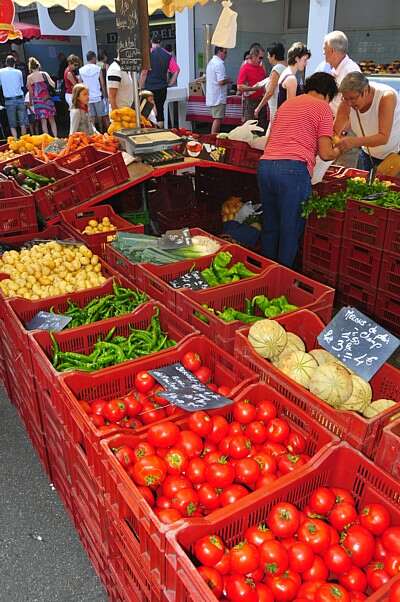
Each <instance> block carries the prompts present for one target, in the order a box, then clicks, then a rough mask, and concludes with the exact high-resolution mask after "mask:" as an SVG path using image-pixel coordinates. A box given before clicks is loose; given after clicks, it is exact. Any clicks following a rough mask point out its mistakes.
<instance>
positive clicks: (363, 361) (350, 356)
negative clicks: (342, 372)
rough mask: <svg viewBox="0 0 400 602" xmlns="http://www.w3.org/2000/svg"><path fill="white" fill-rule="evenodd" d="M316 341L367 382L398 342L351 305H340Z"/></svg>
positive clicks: (399, 342)
mask: <svg viewBox="0 0 400 602" xmlns="http://www.w3.org/2000/svg"><path fill="white" fill-rule="evenodd" d="M318 342H319V344H320V345H321V347H323V348H324V349H326V351H329V353H331V354H332V355H334V356H335V357H337V358H338V359H339V360H340V361H341V362H343V364H344V365H345V366H347V367H348V368H350V369H351V370H353V371H354V372H355V373H356V374H358V376H361V378H363V379H364V380H366V381H369V380H371V378H372V377H373V376H374V374H375V373H376V372H378V370H379V368H381V366H383V364H384V363H385V362H386V360H387V359H388V358H389V357H390V356H391V355H392V353H393V352H394V351H395V350H396V349H397V347H398V346H399V344H400V341H399V339H398V338H397V337H395V336H394V335H392V334H391V333H390V332H388V331H387V330H385V329H384V328H382V326H379V324H377V323H376V322H374V321H373V320H372V319H371V318H368V316H366V315H364V314H363V313H361V312H360V311H358V310H357V309H355V308H354V307H343V308H342V309H341V310H340V311H339V313H337V314H336V316H335V317H334V318H333V320H331V322H329V324H328V325H327V326H326V327H325V328H324V330H323V331H322V332H321V333H320V335H319V336H318Z"/></svg>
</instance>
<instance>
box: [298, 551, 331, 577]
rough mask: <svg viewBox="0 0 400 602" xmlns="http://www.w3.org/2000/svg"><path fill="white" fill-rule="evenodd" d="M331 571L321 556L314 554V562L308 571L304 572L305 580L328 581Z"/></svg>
mask: <svg viewBox="0 0 400 602" xmlns="http://www.w3.org/2000/svg"><path fill="white" fill-rule="evenodd" d="M328 575H329V571H328V569H327V568H326V565H325V563H324V561H323V560H322V558H321V556H314V562H313V563H312V566H311V568H310V569H309V570H308V571H304V573H303V574H302V578H303V581H312V582H313V581H326V580H327V579H328Z"/></svg>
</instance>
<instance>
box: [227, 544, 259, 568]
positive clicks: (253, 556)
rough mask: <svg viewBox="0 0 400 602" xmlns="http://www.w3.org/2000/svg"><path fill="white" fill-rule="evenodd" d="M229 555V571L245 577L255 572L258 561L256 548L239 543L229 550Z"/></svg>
mask: <svg viewBox="0 0 400 602" xmlns="http://www.w3.org/2000/svg"><path fill="white" fill-rule="evenodd" d="M229 555H230V559H231V571H232V573H238V574H239V575H246V574H247V573H251V572H252V571H255V570H256V569H257V567H258V563H259V560H260V553H259V551H258V548H257V546H255V545H254V544H252V543H247V542H246V541H241V542H240V543H238V544H237V545H236V546H234V547H233V548H231V550H230V552H229Z"/></svg>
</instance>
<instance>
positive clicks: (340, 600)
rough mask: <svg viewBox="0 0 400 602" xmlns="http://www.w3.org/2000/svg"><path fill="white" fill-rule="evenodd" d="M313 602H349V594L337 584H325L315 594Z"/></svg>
mask: <svg viewBox="0 0 400 602" xmlns="http://www.w3.org/2000/svg"><path fill="white" fill-rule="evenodd" d="M315 602H350V594H349V593H348V592H347V591H346V590H345V589H344V587H342V586H341V585H338V584H337V583H325V585H322V586H321V587H320V588H319V590H318V591H317V592H316V593H315Z"/></svg>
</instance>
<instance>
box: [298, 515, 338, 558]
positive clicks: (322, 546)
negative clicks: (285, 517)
mask: <svg viewBox="0 0 400 602" xmlns="http://www.w3.org/2000/svg"><path fill="white" fill-rule="evenodd" d="M298 536H299V540H300V541H304V542H305V543H308V544H310V546H311V548H312V550H313V552H315V554H322V553H323V552H325V550H327V549H328V548H329V546H330V537H331V535H330V531H329V526H328V525H327V524H326V523H324V522H323V521H322V520H319V519H318V518H308V519H307V520H305V521H304V523H303V524H302V525H301V527H300V529H299V532H298Z"/></svg>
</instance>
